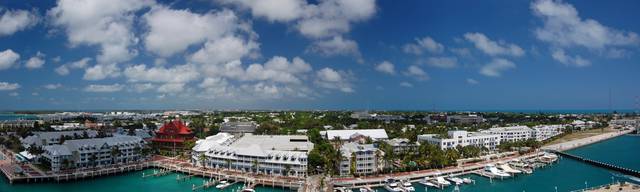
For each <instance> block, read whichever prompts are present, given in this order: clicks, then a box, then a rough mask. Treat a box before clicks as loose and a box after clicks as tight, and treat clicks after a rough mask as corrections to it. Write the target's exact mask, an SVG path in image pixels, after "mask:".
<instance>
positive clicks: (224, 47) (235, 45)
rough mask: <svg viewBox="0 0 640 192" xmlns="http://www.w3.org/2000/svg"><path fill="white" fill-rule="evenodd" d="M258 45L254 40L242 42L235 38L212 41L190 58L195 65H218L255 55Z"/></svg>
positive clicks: (240, 39) (229, 37)
mask: <svg viewBox="0 0 640 192" xmlns="http://www.w3.org/2000/svg"><path fill="white" fill-rule="evenodd" d="M259 47H260V45H259V44H258V43H257V42H255V41H254V40H252V39H251V40H244V39H242V38H240V37H237V36H226V37H223V38H220V39H212V40H209V41H207V42H206V43H205V44H204V47H202V49H200V50H198V51H196V52H195V53H194V54H193V55H191V56H190V60H191V61H192V62H196V63H205V64H219V63H225V62H230V61H233V60H239V59H241V58H244V57H246V56H252V55H257V54H258V53H256V52H257V50H258V49H259Z"/></svg>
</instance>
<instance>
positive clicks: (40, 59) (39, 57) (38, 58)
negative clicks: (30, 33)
mask: <svg viewBox="0 0 640 192" xmlns="http://www.w3.org/2000/svg"><path fill="white" fill-rule="evenodd" d="M44 56H45V55H44V54H43V53H41V52H40V51H38V53H36V55H34V56H33V57H31V58H29V60H27V63H26V64H25V67H27V69H38V68H41V67H42V66H43V65H44V63H45V61H44Z"/></svg>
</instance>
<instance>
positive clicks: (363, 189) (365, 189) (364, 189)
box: [359, 186, 374, 192]
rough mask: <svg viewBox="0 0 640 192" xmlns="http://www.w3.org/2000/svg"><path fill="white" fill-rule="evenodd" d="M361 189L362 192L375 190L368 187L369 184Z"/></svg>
mask: <svg viewBox="0 0 640 192" xmlns="http://www.w3.org/2000/svg"><path fill="white" fill-rule="evenodd" d="M359 190H360V192H374V190H373V189H371V187H368V186H367V187H363V188H360V189H359Z"/></svg>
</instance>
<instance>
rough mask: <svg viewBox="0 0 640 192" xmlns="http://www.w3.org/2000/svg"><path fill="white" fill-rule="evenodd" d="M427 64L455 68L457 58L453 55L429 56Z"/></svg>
mask: <svg viewBox="0 0 640 192" xmlns="http://www.w3.org/2000/svg"><path fill="white" fill-rule="evenodd" d="M426 62H427V64H428V65H430V66H433V67H438V68H455V67H457V66H458V58H455V57H429V58H427V61H426Z"/></svg>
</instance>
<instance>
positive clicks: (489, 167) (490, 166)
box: [484, 164, 511, 177]
mask: <svg viewBox="0 0 640 192" xmlns="http://www.w3.org/2000/svg"><path fill="white" fill-rule="evenodd" d="M484 171H486V172H487V173H488V174H490V175H492V176H497V177H509V176H511V175H510V174H509V173H505V172H503V171H500V170H498V168H497V167H496V166H495V165H493V164H487V165H486V166H484Z"/></svg>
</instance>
